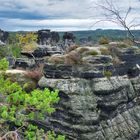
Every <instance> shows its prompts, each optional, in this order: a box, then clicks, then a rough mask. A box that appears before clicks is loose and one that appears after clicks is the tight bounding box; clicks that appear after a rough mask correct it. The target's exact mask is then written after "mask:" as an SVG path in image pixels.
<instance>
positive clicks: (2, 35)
mask: <svg viewBox="0 0 140 140" xmlns="http://www.w3.org/2000/svg"><path fill="white" fill-rule="evenodd" d="M8 35H9V33H8V32H5V31H3V30H1V29H0V44H3V43H6V41H7V39H8Z"/></svg>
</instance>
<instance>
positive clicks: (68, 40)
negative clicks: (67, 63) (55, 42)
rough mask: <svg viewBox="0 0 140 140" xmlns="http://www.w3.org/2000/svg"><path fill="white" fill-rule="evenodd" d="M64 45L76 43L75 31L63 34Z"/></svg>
mask: <svg viewBox="0 0 140 140" xmlns="http://www.w3.org/2000/svg"><path fill="white" fill-rule="evenodd" d="M63 42H64V46H65V47H68V46H71V45H73V44H74V43H75V36H74V34H73V33H70V32H65V33H64V35H63Z"/></svg>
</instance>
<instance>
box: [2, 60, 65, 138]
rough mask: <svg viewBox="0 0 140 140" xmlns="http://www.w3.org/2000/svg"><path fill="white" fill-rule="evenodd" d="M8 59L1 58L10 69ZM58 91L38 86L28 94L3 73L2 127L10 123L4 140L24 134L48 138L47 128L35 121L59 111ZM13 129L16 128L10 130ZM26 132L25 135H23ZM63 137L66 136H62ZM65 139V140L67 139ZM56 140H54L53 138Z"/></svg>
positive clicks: (3, 135)
mask: <svg viewBox="0 0 140 140" xmlns="http://www.w3.org/2000/svg"><path fill="white" fill-rule="evenodd" d="M7 68H8V62H7V61H6V59H2V60H1V61H0V69H1V70H6V69H7ZM59 99H60V98H59V97H58V90H55V91H50V90H49V89H44V90H39V89H35V90H33V91H31V92H30V93H27V92H26V91H24V90H23V88H22V87H21V86H20V85H19V84H18V83H17V82H11V81H10V80H9V79H6V78H5V76H4V75H3V74H1V75H0V126H8V128H9V129H8V130H7V131H8V132H5V131H4V132H5V133H6V134H0V138H1V139H7V138H8V139H9V137H10V136H11V137H14V138H15V139H16V137H24V139H26V140H42V139H44V138H45V137H46V135H45V132H44V130H43V129H40V128H38V126H37V125H35V124H32V123H31V122H32V121H33V120H40V121H41V120H44V119H45V116H46V113H48V115H50V114H51V113H53V112H54V111H55V108H54V104H55V103H58V101H59ZM10 128H12V129H10ZM21 134H22V136H21ZM59 137H60V138H64V139H65V137H63V136H61V135H59ZM64 139H62V140H64ZM52 140H53V139H52Z"/></svg>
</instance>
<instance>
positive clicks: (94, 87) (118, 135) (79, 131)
mask: <svg viewBox="0 0 140 140" xmlns="http://www.w3.org/2000/svg"><path fill="white" fill-rule="evenodd" d="M137 80H138V79H137V78H136V79H135V78H133V79H131V80H129V79H128V77H127V76H123V77H111V78H110V79H107V78H95V79H83V78H69V79H52V78H51V79H50V78H45V77H42V79H41V80H40V81H39V86H40V87H42V88H43V87H49V88H51V89H54V88H57V89H59V90H60V97H61V101H60V103H59V104H58V105H57V106H56V107H57V111H56V112H55V113H54V114H53V115H52V117H51V118H47V119H46V122H44V123H42V125H45V124H47V126H48V127H47V128H53V129H54V130H55V131H56V132H61V133H63V134H65V135H66V136H67V138H68V139H69V140H122V139H123V140H131V139H132V140H133V139H136V140H139V138H140V137H139V131H140V123H139V121H140V117H139V116H140V98H139V95H138V92H139V89H140V88H138V87H139V82H138V81H137ZM48 124H49V125H48Z"/></svg>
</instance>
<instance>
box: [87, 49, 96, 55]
mask: <svg viewBox="0 0 140 140" xmlns="http://www.w3.org/2000/svg"><path fill="white" fill-rule="evenodd" d="M87 55H93V56H96V55H98V52H97V51H95V50H90V51H88V52H87Z"/></svg>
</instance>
